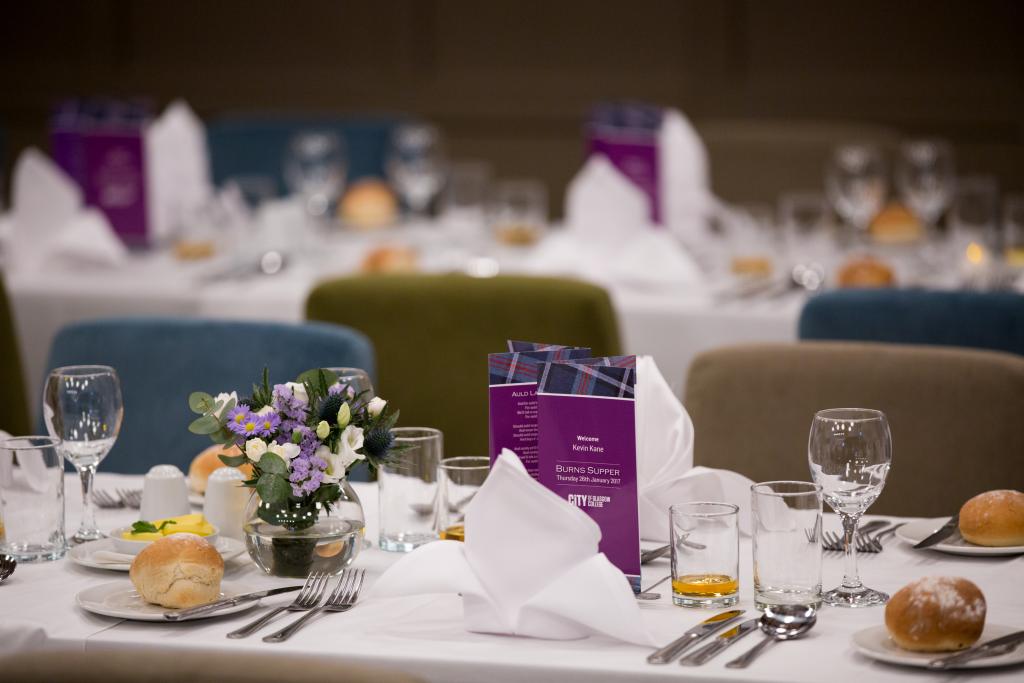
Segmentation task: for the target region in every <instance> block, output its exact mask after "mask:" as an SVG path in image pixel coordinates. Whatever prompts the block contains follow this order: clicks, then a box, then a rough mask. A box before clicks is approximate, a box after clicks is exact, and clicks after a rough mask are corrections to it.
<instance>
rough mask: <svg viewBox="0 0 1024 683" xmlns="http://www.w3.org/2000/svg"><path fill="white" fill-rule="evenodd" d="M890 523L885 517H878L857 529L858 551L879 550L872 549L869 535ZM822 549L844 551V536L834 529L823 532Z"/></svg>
mask: <svg viewBox="0 0 1024 683" xmlns="http://www.w3.org/2000/svg"><path fill="white" fill-rule="evenodd" d="M888 524H889V522H886V521H885V520H883V519H876V520H873V521H871V522H868V523H867V524H865V525H864V526H862V527H861V528H859V529H857V552H860V553H870V552H878V551H877V550H872V544H871V542H870V539H869V537H868V535H869V534H870V533H871V532H872V531H875V530H877V529H881V528H882V527H885V526H888ZM821 549H822V550H824V551H826V552H843V550H844V547H843V537H842V536H841V535H840V534H837V533H835V532H832V531H823V532H821Z"/></svg>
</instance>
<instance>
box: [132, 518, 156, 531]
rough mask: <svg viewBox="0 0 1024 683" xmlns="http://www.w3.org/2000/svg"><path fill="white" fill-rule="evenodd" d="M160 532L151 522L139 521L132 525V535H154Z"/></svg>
mask: <svg viewBox="0 0 1024 683" xmlns="http://www.w3.org/2000/svg"><path fill="white" fill-rule="evenodd" d="M159 531H160V530H159V529H157V528H156V525H155V524H153V523H152V522H144V521H142V520H141V519H140V520H139V521H138V522H135V523H134V524H132V533H133V534H155V533H158V532H159Z"/></svg>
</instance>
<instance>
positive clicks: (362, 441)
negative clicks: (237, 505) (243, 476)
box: [188, 369, 399, 526]
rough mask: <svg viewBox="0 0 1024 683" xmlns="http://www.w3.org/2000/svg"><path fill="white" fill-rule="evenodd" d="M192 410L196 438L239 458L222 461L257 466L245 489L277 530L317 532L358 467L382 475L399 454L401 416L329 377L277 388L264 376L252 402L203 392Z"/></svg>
mask: <svg viewBox="0 0 1024 683" xmlns="http://www.w3.org/2000/svg"><path fill="white" fill-rule="evenodd" d="M363 393H365V392H363ZM188 403H189V407H190V408H191V409H192V411H193V412H195V413H198V414H199V417H198V418H196V419H195V420H194V421H193V422H192V423H191V424H190V425H189V431H191V432H192V433H194V434H205V435H208V436H209V437H210V438H211V439H212V440H213V441H214V442H215V443H220V444H233V445H235V446H236V447H237V448H238V451H239V452H238V454H237V455H221V456H220V459H221V460H222V461H223V462H224V464H225V465H229V466H231V467H237V466H239V465H242V464H243V463H245V462H249V463H251V464H252V468H253V475H252V478H251V479H249V480H247V481H245V482H244V485H245V486H247V487H250V488H253V489H255V490H256V493H258V494H259V496H260V499H261V500H262V501H263V504H262V505H260V506H259V516H260V517H261V518H262V519H264V520H265V521H267V522H269V523H271V524H278V525H282V524H289V523H290V524H291V525H292V526H302V525H312V524H313V523H315V522H316V518H317V512H318V510H319V509H321V508H323V509H325V510H327V511H330V506H331V503H333V502H335V501H337V500H338V498H339V496H340V495H341V488H340V485H339V482H340V481H341V480H342V479H344V478H345V476H346V475H347V474H348V472H349V470H351V469H352V467H354V466H355V465H356V464H357V463H360V462H363V461H366V462H367V464H368V465H369V466H370V467H371V469H375V468H376V467H377V466H378V465H379V464H380V463H381V462H382V461H384V460H385V459H387V457H388V455H389V453H390V452H391V451H394V450H396V445H395V443H394V435H393V434H392V432H391V429H392V427H394V425H395V422H397V421H398V414H399V411H397V410H394V411H392V410H391V409H390V407H389V406H388V405H387V402H386V401H385V400H384V399H382V398H380V397H379V396H374V397H372V398H367V397H365V396H363V395H362V394H359V395H357V394H355V392H354V390H353V389H352V387H350V386H348V385H346V384H342V383H340V382H338V378H337V376H336V375H335V374H334V373H332V372H330V371H329V370H323V369H314V370H309V371H307V372H304V373H302V375H300V376H299V377H298V379H297V380H296V381H294V382H287V383H285V384H277V385H274V386H273V387H271V386H270V384H269V381H268V373H267V371H266V370H264V371H263V381H262V383H261V384H256V385H254V386H253V391H252V395H251V396H250V397H248V398H242V399H239V397H238V394H237V393H236V392H231V393H221V394H219V395H217V396H216V397H214V396H211V395H210V394H207V393H204V392H201V391H199V392H194V393H192V394H191V395H190V396H189V399H188ZM300 520H302V521H300Z"/></svg>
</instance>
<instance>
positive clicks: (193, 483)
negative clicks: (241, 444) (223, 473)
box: [188, 444, 252, 493]
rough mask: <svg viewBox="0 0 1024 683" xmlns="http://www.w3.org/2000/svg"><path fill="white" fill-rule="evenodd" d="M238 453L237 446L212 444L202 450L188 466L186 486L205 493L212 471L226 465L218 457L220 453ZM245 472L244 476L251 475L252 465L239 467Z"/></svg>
mask: <svg viewBox="0 0 1024 683" xmlns="http://www.w3.org/2000/svg"><path fill="white" fill-rule="evenodd" d="M222 454H223V455H240V454H241V453H240V451H239V450H238V447H237V446H222V445H220V444H214V445H212V446H210V447H209V448H206V449H204V450H203V452H202V453H200V454H199V455H197V456H196V457H194V458H192V464H191V465H189V466H188V487H189V488H190V489H192V490H193V491H195V492H196V493H206V482H207V481H209V479H210V475H211V474H213V471H214V470H216V469H218V468H221V467H227V465H225V464H224V462H223V461H222V460H221V459H220V456H221V455H222ZM238 469H240V470H241V471H242V472H244V473H245V476H246V478H249V477H251V476H252V465H250V464H249V463H245V464H244V465H242V466H241V467H239V468H238Z"/></svg>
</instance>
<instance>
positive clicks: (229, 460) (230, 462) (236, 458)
mask: <svg viewBox="0 0 1024 683" xmlns="http://www.w3.org/2000/svg"><path fill="white" fill-rule="evenodd" d="M246 460H248V458H246V457H245V456H244V455H223V454H222V455H221V456H220V461H221V462H222V463H224V464H225V465H227V466H228V467H240V466H242V465H244V464H245V462H246Z"/></svg>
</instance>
